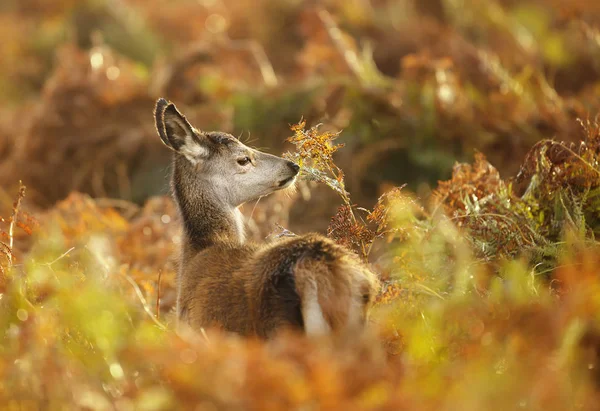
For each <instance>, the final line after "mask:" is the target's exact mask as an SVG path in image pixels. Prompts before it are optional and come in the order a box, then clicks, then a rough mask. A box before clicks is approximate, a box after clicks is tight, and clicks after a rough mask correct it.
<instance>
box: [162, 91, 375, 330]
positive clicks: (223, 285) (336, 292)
mask: <svg viewBox="0 0 600 411" xmlns="http://www.w3.org/2000/svg"><path fill="white" fill-rule="evenodd" d="M154 117H155V125H156V129H157V132H158V135H159V137H160V139H161V141H162V142H163V143H164V144H165V145H166V146H167V147H168V148H169V149H171V150H172V152H173V160H172V171H171V193H172V196H173V198H174V201H175V203H176V205H177V208H178V211H179V215H180V217H181V222H182V225H183V232H182V243H181V253H180V256H179V262H180V264H179V269H178V273H177V281H176V284H177V285H176V287H177V290H176V291H177V298H176V313H175V315H176V324H177V327H180V326H186V327H188V328H190V329H192V330H193V331H201V330H204V329H207V328H213V327H214V328H218V329H221V330H224V331H226V332H230V333H234V334H238V335H241V336H255V337H258V338H262V339H269V338H272V337H273V336H274V335H275V334H276V333H277V332H279V331H281V330H283V329H291V330H296V331H299V332H300V333H304V334H305V335H308V336H314V335H324V334H331V333H335V332H338V331H342V330H353V329H361V328H363V327H364V326H365V324H366V321H367V318H368V311H369V308H370V307H371V305H372V303H373V300H374V298H375V295H376V293H377V290H378V289H379V281H378V278H377V276H376V275H375V274H374V273H373V272H372V271H371V270H370V268H369V267H368V266H367V264H366V263H363V262H362V261H361V260H360V259H359V258H358V256H357V255H356V254H355V253H354V252H352V251H350V250H349V249H346V248H344V247H343V246H341V245H338V244H337V243H335V242H334V241H333V240H331V239H329V238H327V237H325V236H323V235H320V234H317V233H308V234H303V235H295V236H288V237H284V238H279V239H277V240H275V241H269V242H265V243H255V242H251V241H247V240H246V239H245V234H244V219H243V216H242V213H241V211H240V209H239V207H240V206H241V205H243V204H244V203H247V202H251V201H257V200H258V199H260V198H261V197H263V196H267V195H269V194H271V193H273V192H275V191H278V190H284V189H288V188H289V187H291V186H292V185H293V184H294V183H295V181H296V177H297V176H298V174H299V171H300V167H299V166H298V165H297V164H295V163H294V162H292V161H288V160H286V159H284V158H282V157H277V156H275V155H272V154H268V153H266V152H262V151H258V150H256V149H253V148H251V147H248V146H246V145H245V144H243V143H242V142H241V141H240V140H239V139H238V138H236V137H234V136H232V135H231V134H228V133H225V132H220V131H211V132H206V131H199V130H197V129H196V128H194V127H192V125H191V124H190V123H189V122H188V120H187V119H186V117H185V116H184V115H183V114H181V113H180V112H179V111H178V109H177V107H176V106H175V105H174V104H173V103H172V102H169V101H167V100H166V99H164V98H160V99H158V100H157V102H156V105H155V111H154Z"/></svg>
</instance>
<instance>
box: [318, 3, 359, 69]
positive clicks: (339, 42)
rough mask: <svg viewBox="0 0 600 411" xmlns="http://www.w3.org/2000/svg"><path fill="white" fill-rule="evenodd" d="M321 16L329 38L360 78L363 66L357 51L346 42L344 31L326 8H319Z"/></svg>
mask: <svg viewBox="0 0 600 411" xmlns="http://www.w3.org/2000/svg"><path fill="white" fill-rule="evenodd" d="M318 14H319V18H320V19H321V22H322V23H323V26H324V27H325V30H326V31H327V34H328V35H329V38H330V39H331V41H332V42H333V44H334V46H335V48H336V49H337V51H338V52H339V53H340V54H341V55H342V57H343V59H344V61H345V62H346V64H347V65H348V67H349V68H350V70H351V71H352V73H353V74H354V75H355V76H356V77H357V78H358V79H361V78H362V72H363V68H362V66H361V64H360V60H359V58H358V55H357V54H356V52H355V51H354V50H352V49H350V48H349V47H348V46H347V45H346V44H345V42H344V37H343V34H342V31H341V30H340V28H339V27H338V26H337V24H336V23H335V21H334V20H333V17H332V16H331V14H330V13H329V12H328V11H327V10H325V9H321V10H319V13H318Z"/></svg>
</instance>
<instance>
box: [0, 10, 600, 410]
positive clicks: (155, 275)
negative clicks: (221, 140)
mask: <svg viewBox="0 0 600 411" xmlns="http://www.w3.org/2000/svg"><path fill="white" fill-rule="evenodd" d="M599 27H600V2H595V1H586V0H572V1H569V2H564V1H562V0H524V1H515V0H471V1H468V2H465V1H458V0H390V1H388V0H370V1H358V0H357V1H353V0H352V1H351V0H323V1H317V2H301V1H296V0H257V1H256V0H253V1H249V0H220V1H208V0H206V1H188V0H173V1H171V2H164V1H160V0H143V1H142V0H81V1H74V0H56V1H52V2H49V1H46V0H4V1H2V2H0V38H2V42H0V62H1V64H0V99H2V103H3V104H2V105H0V217H2V218H0V308H1V310H0V334H1V335H2V337H1V338H2V343H1V344H0V404H1V405H2V406H5V407H7V408H9V409H65V408H67V409H71V408H74V409H94V410H113V409H114V410H138V409H139V410H163V409H201V410H204V409H206V410H215V409H240V410H241V409H244V410H246V409H260V410H275V409H277V410H279V409H303V410H312V409H336V410H337V409H339V410H346V409H367V410H375V409H377V410H379V409H381V410H383V409H390V410H392V409H393V410H397V409H400V410H402V409H411V410H456V409H460V410H496V409H497V410H506V409H532V410H565V409H586V410H587V409H597V408H598V405H597V404H598V403H599V401H600V298H599V296H600V244H599V242H598V236H599V234H600V122H599V120H598V119H597V118H595V117H594V116H595V115H597V114H598V113H600V98H599V96H600V94H599V90H600V81H599V80H598V79H599V78H600V29H599ZM158 97H165V98H168V99H169V100H172V101H174V102H175V103H176V104H177V105H178V106H180V107H182V111H185V112H186V113H189V120H190V122H191V123H192V124H196V125H198V126H199V127H201V128H203V129H206V130H210V129H215V130H222V131H226V132H230V133H232V134H234V135H236V136H240V138H241V139H242V140H243V141H244V142H246V143H248V144H250V145H255V146H261V147H262V148H264V147H269V149H270V150H272V151H273V152H274V153H280V152H285V153H286V154H285V156H286V157H287V158H290V159H292V160H294V161H296V162H297V163H298V164H300V165H301V175H300V176H301V181H299V182H298V184H297V191H296V192H286V193H276V194H274V195H271V196H269V197H267V198H264V199H262V200H261V201H260V202H258V203H257V204H246V205H244V206H243V211H244V214H245V216H246V217H247V229H248V236H249V237H250V238H252V239H254V240H258V241H264V239H265V238H266V237H268V236H271V238H273V237H275V238H277V237H280V236H286V235H293V233H294V232H298V233H300V232H306V231H309V230H319V231H322V232H326V233H327V235H328V236H329V237H331V238H332V239H334V240H335V241H337V242H339V243H340V244H343V245H344V246H346V247H348V248H350V249H352V250H354V251H355V252H356V253H357V254H358V255H359V256H360V257H361V258H362V259H363V260H365V261H368V262H369V263H370V264H371V265H372V267H373V269H374V270H375V271H376V272H377V273H378V275H379V276H380V278H381V280H382V284H383V287H382V290H381V293H380V295H379V296H378V297H377V300H376V304H375V306H374V308H373V310H372V312H371V316H370V326H369V328H368V330H367V331H366V332H365V333H364V334H361V335H358V334H353V335H339V336H335V337H329V338H320V339H305V338H302V337H301V336H298V335H295V334H292V333H287V332H284V333H282V334H281V335H279V336H278V337H277V338H275V339H273V340H272V341H268V342H264V341H258V340H253V339H242V338H238V337H236V336H232V335H225V334H222V333H220V332H218V331H216V330H211V329H208V330H205V332H204V333H201V334H200V335H188V334H180V335H178V334H177V333H175V332H174V314H173V309H174V305H175V280H176V277H175V273H176V271H177V264H178V261H177V255H178V253H179V249H180V244H181V232H180V223H179V216H178V215H177V213H176V208H175V206H174V204H173V202H172V200H171V199H170V197H169V196H167V195H165V191H166V186H167V184H168V183H167V182H166V179H165V176H166V175H167V174H168V170H169V162H170V155H171V154H170V152H169V150H165V149H164V147H162V145H161V143H160V141H159V138H158V136H157V135H156V131H155V130H154V127H153V120H152V107H153V106H154V102H155V101H156V98H158ZM299 119H302V120H299ZM290 124H292V126H291V131H290ZM247 133H251V134H250V135H248V134H247ZM288 136H289V138H288V139H287V140H286V137H288ZM262 148H261V149H262Z"/></svg>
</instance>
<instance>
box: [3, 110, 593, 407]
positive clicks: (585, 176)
mask: <svg viewBox="0 0 600 411" xmlns="http://www.w3.org/2000/svg"><path fill="white" fill-rule="evenodd" d="M304 127H305V124H304V122H301V123H299V124H298V125H296V126H294V127H293V131H294V132H295V135H294V137H292V138H291V140H292V141H293V142H294V143H295V144H296V146H297V148H298V150H297V151H295V152H293V153H288V154H287V156H288V157H290V158H294V159H296V161H298V162H299V163H300V164H301V165H302V167H303V168H302V170H303V173H302V176H303V177H304V178H308V179H313V180H314V179H316V180H318V181H320V182H322V183H325V184H327V185H328V186H329V187H331V188H332V189H334V190H335V191H336V192H337V193H338V194H339V195H340V197H341V200H342V203H343V204H342V206H341V207H340V209H339V211H338V213H337V214H336V215H335V216H334V217H333V218H332V220H331V226H330V229H329V230H328V231H329V235H330V236H332V237H333V238H334V239H336V240H337V241H339V242H340V243H341V244H344V245H346V246H348V247H351V248H354V249H355V250H356V252H357V253H358V254H359V255H361V256H362V257H363V258H365V259H367V260H368V258H369V255H368V254H369V251H370V250H371V246H372V244H373V243H374V242H376V241H380V242H384V243H386V244H387V245H388V247H389V248H390V249H391V250H392V251H393V252H392V253H391V255H392V258H391V259H390V260H389V261H388V262H387V263H388V265H387V267H385V268H383V269H382V271H381V273H382V276H384V280H385V286H384V289H383V291H382V293H381V295H380V296H379V297H378V299H377V303H376V305H375V307H374V309H373V312H372V315H371V323H372V324H371V325H372V327H371V329H370V330H369V331H368V332H366V333H365V334H364V335H357V334H353V335H341V336H336V337H334V338H322V339H315V340H306V339H303V338H302V337H300V336H298V335H293V334H287V333H282V335H280V336H279V337H278V338H276V339H275V340H273V341H270V342H267V343H264V342H260V341H257V340H243V339H241V338H237V337H235V336H231V335H223V334H220V333H218V332H217V331H215V330H206V332H205V333H202V334H201V335H200V334H198V335H186V334H183V335H177V334H176V333H175V332H174V331H173V328H172V322H173V314H172V307H173V301H174V269H175V267H174V265H173V262H170V263H169V256H170V255H171V254H174V253H175V251H176V249H177V244H178V243H179V241H180V238H179V230H178V225H177V224H176V220H177V216H176V215H175V213H174V207H173V204H172V203H171V201H170V200H169V199H168V198H166V197H163V198H156V199H153V200H151V201H149V202H148V203H147V204H146V206H145V207H144V208H142V209H135V210H133V211H132V210H128V209H127V208H124V207H121V208H120V209H119V211H117V207H116V205H115V204H102V202H101V201H94V200H93V199H91V198H89V197H88V196H86V195H82V194H73V195H71V196H70V197H69V198H67V199H66V200H64V201H63V202H61V203H59V204H58V205H57V206H56V207H54V208H53V209H51V210H49V211H48V214H47V215H45V216H43V218H42V219H43V220H44V222H45V223H44V224H42V226H41V227H39V228H37V229H35V230H34V233H33V235H34V236H35V241H34V243H33V245H32V247H31V250H30V251H29V253H28V256H27V258H26V259H24V260H23V261H21V262H19V263H17V264H15V263H14V262H13V258H12V248H13V247H14V243H13V241H14V230H15V229H22V230H25V231H27V232H28V233H31V230H32V228H31V224H32V223H31V218H30V217H27V216H24V215H22V214H21V213H20V212H19V211H20V210H19V208H20V207H21V203H22V201H23V198H24V195H25V187H22V188H21V190H20V192H19V194H18V196H17V200H16V201H15V203H14V206H13V212H12V215H11V217H10V218H8V219H7V220H6V221H5V223H7V224H8V228H7V230H6V231H4V232H3V241H2V254H3V256H4V260H3V263H2V273H3V284H2V289H3V293H2V300H1V304H2V307H3V314H2V316H1V318H0V321H1V322H0V324H1V327H2V329H3V334H4V340H3V344H2V348H1V349H2V366H1V367H0V373H1V377H0V378H1V379H2V390H1V395H2V401H3V402H5V403H6V404H21V405H22V406H25V407H31V408H38V407H44V408H46V407H49V408H58V407H60V406H61V404H62V405H64V404H67V403H68V404H74V405H76V406H77V407H81V408H92V409H111V408H112V407H116V408H117V409H168V408H172V407H176V406H177V407H189V406H191V405H194V406H199V407H200V409H215V408H217V409H221V408H227V409H236V408H240V409H247V408H253V409H254V408H259V409H290V408H309V409H312V408H335V409H347V408H348V407H350V408H352V409H392V408H393V409H404V408H409V409H440V408H447V409H454V408H455V406H456V404H461V405H460V407H461V408H464V409H506V408H509V409H512V408H528V409H569V408H572V407H575V408H581V409H589V408H591V407H593V405H594V404H595V403H596V402H597V401H598V397H597V394H598V383H599V381H600V374H598V367H600V328H599V326H600V324H599V323H598V313H599V312H600V304H599V302H598V298H597V296H598V295H600V294H599V293H600V278H598V267H600V244H598V243H597V242H596V241H595V236H596V235H597V234H598V229H599V227H598V218H599V216H600V207H599V205H598V189H599V183H600V178H598V173H600V166H599V163H598V160H599V159H600V128H599V127H598V124H596V123H587V124H585V126H584V131H585V132H586V134H585V141H582V142H581V144H579V145H576V146H573V145H567V144H563V143H558V142H554V141H543V142H540V143H539V144H538V145H536V146H534V147H533V148H532V150H531V152H530V153H529V154H528V155H527V157H526V158H525V160H524V163H523V165H522V167H521V171H520V172H519V174H518V175H517V177H516V179H515V181H517V180H521V181H525V182H526V184H525V187H526V188H525V189H524V192H523V193H522V194H520V195H519V194H517V193H516V192H515V191H514V187H513V184H514V182H513V181H510V182H505V181H503V180H502V179H500V177H499V175H498V172H497V171H496V170H495V169H494V167H493V166H492V165H491V164H489V163H488V162H487V161H486V160H485V158H484V156H483V155H482V154H477V155H476V158H475V162H474V164H473V165H469V164H457V165H456V166H455V168H454V171H453V175H452V178H451V179H450V180H449V181H446V182H441V183H440V185H439V187H438V188H437V189H436V190H435V192H434V194H433V195H432V197H431V198H432V201H431V204H424V203H422V202H419V201H418V200H417V199H415V198H414V197H413V196H412V195H411V194H409V193H405V192H404V190H403V189H401V188H396V189H394V190H392V191H391V192H389V193H386V194H384V195H383V196H382V197H381V198H380V199H379V201H378V202H377V204H376V205H375V208H374V209H373V210H370V211H369V210H366V209H363V208H360V207H357V206H356V205H354V204H353V203H352V201H351V200H350V195H349V193H348V192H347V191H346V190H345V186H344V177H343V176H344V175H343V172H342V170H341V169H339V168H338V167H337V166H336V165H335V163H334V162H333V159H332V157H331V154H332V153H333V152H334V151H335V150H336V149H339V148H340V147H339V146H336V145H335V144H334V143H333V139H334V138H335V137H336V135H335V134H333V133H328V132H324V133H320V132H319V130H318V128H317V127H313V128H311V129H309V130H305V128H304ZM117 205H121V206H122V204H117ZM131 207H134V206H133V205H131Z"/></svg>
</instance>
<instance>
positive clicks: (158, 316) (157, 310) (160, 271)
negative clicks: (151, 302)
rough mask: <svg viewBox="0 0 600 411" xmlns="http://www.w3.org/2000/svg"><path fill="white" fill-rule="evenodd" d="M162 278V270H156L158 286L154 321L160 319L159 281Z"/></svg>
mask: <svg viewBox="0 0 600 411" xmlns="http://www.w3.org/2000/svg"><path fill="white" fill-rule="evenodd" d="M161 278H162V270H158V284H157V285H156V319H157V320H159V319H160V280H161Z"/></svg>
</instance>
